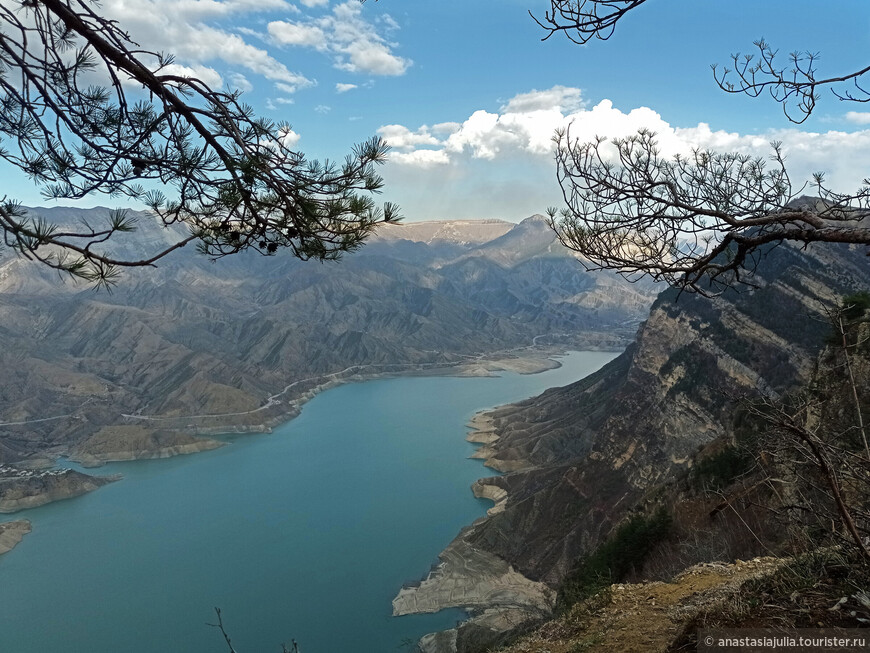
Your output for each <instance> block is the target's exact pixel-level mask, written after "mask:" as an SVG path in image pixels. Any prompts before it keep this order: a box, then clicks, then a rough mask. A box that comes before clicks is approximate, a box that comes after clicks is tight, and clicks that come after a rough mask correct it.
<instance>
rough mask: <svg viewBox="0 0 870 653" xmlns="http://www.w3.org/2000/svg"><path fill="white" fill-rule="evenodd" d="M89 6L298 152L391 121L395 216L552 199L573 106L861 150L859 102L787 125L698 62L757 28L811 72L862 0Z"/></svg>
mask: <svg viewBox="0 0 870 653" xmlns="http://www.w3.org/2000/svg"><path fill="white" fill-rule="evenodd" d="M0 1H2V0H0ZM102 6H103V9H104V11H105V12H106V13H107V14H108V15H110V16H111V17H113V18H116V19H117V20H118V21H119V23H120V24H121V26H122V27H124V28H125V29H127V30H128V31H129V32H130V34H131V36H132V37H133V38H134V39H136V40H137V41H139V42H140V43H141V44H142V45H143V46H145V47H147V48H149V49H154V50H163V51H165V52H173V53H175V54H176V61H177V64H178V65H180V66H184V67H186V68H188V69H191V70H192V71H193V72H195V73H196V74H197V75H198V76H199V77H201V78H202V79H204V80H206V81H208V82H210V83H212V84H213V85H217V86H219V85H230V86H234V87H237V88H240V89H243V90H244V91H245V99H246V100H247V101H248V102H249V103H251V104H252V105H253V106H254V107H255V108H256V110H257V111H258V112H260V113H262V114H265V115H267V116H269V117H272V118H275V119H283V120H286V121H288V122H290V123H291V124H292V126H293V129H294V132H295V133H296V134H297V135H298V148H299V149H301V150H303V151H304V152H306V154H308V155H309V156H311V157H321V158H322V157H330V158H335V157H340V158H343V156H344V154H345V153H346V152H348V151H349V150H350V148H351V147H352V145H353V144H354V143H356V142H359V141H362V140H365V139H366V138H368V137H370V136H372V135H374V134H380V135H381V136H383V137H384V138H386V139H387V140H388V141H389V142H390V143H391V144H392V145H393V152H392V156H391V162H390V163H389V164H388V165H387V166H386V167H385V168H384V169H383V173H384V176H385V177H386V179H387V182H388V187H387V189H386V191H385V193H384V199H389V200H394V201H397V202H398V203H399V204H400V205H401V206H402V209H403V213H404V215H405V216H406V217H407V219H410V220H415V219H432V218H471V217H481V218H484V217H499V218H503V219H508V220H514V221H516V220H520V219H522V218H524V217H526V216H528V215H530V214H532V213H535V212H543V210H544V209H545V208H546V207H547V206H549V205H554V204H558V202H559V198H560V196H559V189H558V185H557V184H556V182H555V169H554V165H553V162H552V154H551V142H550V138H551V136H552V133H553V130H554V129H555V128H556V127H558V126H560V125H565V124H568V123H569V122H571V123H572V124H573V127H572V129H573V131H574V132H575V133H576V134H579V135H583V136H587V137H590V138H591V137H592V136H595V135H604V136H613V135H625V134H628V133H632V132H634V131H635V130H636V129H637V128H638V127H641V126H648V127H651V128H653V129H654V130H655V131H657V132H658V133H659V134H661V136H662V140H663V141H664V142H665V143H666V146H667V147H668V148H670V149H673V150H674V151H677V150H679V149H685V148H687V147H689V146H690V145H700V146H703V147H715V148H717V149H729V150H730V149H741V150H744V151H751V152H757V153H759V154H765V155H766V154H767V153H769V146H768V145H767V143H768V142H769V141H770V140H773V139H776V140H782V141H784V143H785V148H786V152H787V156H788V161H789V163H790V164H791V166H792V169H793V177H794V178H797V177H801V178H802V177H804V176H807V175H808V174H810V173H811V172H813V171H815V170H823V171H826V172H827V174H828V177H829V179H830V180H831V181H832V182H834V184H835V185H837V186H839V187H840V188H841V189H842V190H849V189H851V188H853V187H855V186H856V185H857V184H859V183H860V181H861V180H862V179H863V178H864V177H865V175H867V171H868V170H870V165H868V164H870V130H868V129H865V128H867V127H870V105H863V104H854V103H843V102H839V101H838V100H837V99H836V98H834V97H832V96H830V95H829V92H828V91H824V92H823V98H822V101H821V102H820V106H819V107H818V108H817V110H816V113H815V114H814V116H813V117H812V118H811V119H810V120H809V121H807V122H806V123H805V124H803V125H801V126H795V125H791V124H790V123H789V122H788V121H787V120H786V119H785V118H784V116H783V114H782V111H781V108H780V106H779V105H777V104H776V103H774V102H772V101H770V100H766V99H764V98H758V99H755V100H753V99H749V98H746V97H743V96H729V95H726V94H724V93H723V92H722V91H720V90H719V89H718V88H717V87H716V85H715V84H714V82H713V79H712V76H711V72H710V68H709V65H710V64H712V63H716V62H719V63H723V64H724V63H727V62H728V61H729V55H730V54H731V53H733V52H751V51H752V50H753V46H752V42H753V41H754V40H756V39H758V38H760V37H764V38H765V39H766V40H768V41H769V42H770V43H771V44H772V45H773V46H774V47H777V48H779V50H780V51H781V52H782V53H788V52H791V51H793V50H812V51H814V52H821V55H822V58H821V61H820V66H819V67H820V73H821V74H822V75H826V76H827V75H833V74H841V73H843V72H847V71H848V72H851V71H852V70H855V69H858V68H861V67H863V66H864V65H867V64H868V63H870V56H867V53H868V47H867V46H868V32H870V2H866V1H864V0H849V1H843V0H826V1H825V2H821V1H818V0H816V1H813V2H811V1H808V0H764V1H762V2H759V0H649V2H647V3H646V4H645V5H643V6H642V7H640V8H639V9H636V10H634V11H633V12H631V13H630V14H629V15H628V16H627V17H626V18H625V19H624V20H623V21H622V22H620V24H619V25H618V27H617V29H616V33H615V35H614V36H613V38H611V39H610V40H609V41H607V42H600V41H596V42H593V43H590V44H589V45H586V46H582V47H581V46H578V45H574V44H572V43H570V42H568V41H567V40H566V39H565V38H564V37H562V36H559V35H556V36H553V37H552V38H551V39H550V40H548V41H546V42H541V37H542V36H544V34H543V32H542V31H541V29H540V28H539V27H538V26H537V25H535V23H534V22H533V21H532V19H531V18H530V17H529V15H528V10H531V11H533V12H536V13H542V12H543V11H544V10H545V9H547V8H548V7H549V3H548V2H544V1H543V0H380V1H379V2H374V1H373V0H369V1H368V2H366V3H365V4H360V3H359V2H357V1H356V0H347V1H335V0H298V1H296V2H289V1H285V0H103V2H102ZM785 63H786V62H785V61H783V65H785ZM868 85H870V82H868ZM7 181H11V182H12V183H13V184H14V185H15V186H16V188H15V189H7V191H6V192H9V193H10V195H14V196H15V197H18V198H20V199H22V200H24V201H25V203H28V204H33V203H42V202H39V200H38V199H37V198H38V196H37V195H36V193H30V192H29V191H28V190H27V187H26V183H25V184H19V183H17V182H16V181H15V179H14V176H10V177H9V178H8V179H7ZM112 202H113V200H111V199H106V198H95V199H94V200H93V201H90V202H88V204H89V205H95V204H111V203H112Z"/></svg>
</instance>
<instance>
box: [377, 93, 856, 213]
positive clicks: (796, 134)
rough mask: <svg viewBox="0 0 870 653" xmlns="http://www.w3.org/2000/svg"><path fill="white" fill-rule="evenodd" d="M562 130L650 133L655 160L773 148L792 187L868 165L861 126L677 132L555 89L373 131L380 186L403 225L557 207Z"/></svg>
mask: <svg viewBox="0 0 870 653" xmlns="http://www.w3.org/2000/svg"><path fill="white" fill-rule="evenodd" d="M867 115H868V119H867V121H866V122H863V118H862V117H860V115H859V116H856V117H853V118H852V122H855V123H857V124H870V114H867ZM566 128H567V129H569V133H570V135H571V138H572V140H578V141H581V142H585V141H590V140H592V139H594V138H596V137H606V138H608V139H611V140H612V139H614V138H624V137H627V136H631V135H633V134H635V133H636V132H637V130H638V129H641V128H645V129H650V130H652V131H654V132H656V134H657V138H658V141H659V146H660V149H661V152H662V154H663V155H665V156H673V155H675V154H688V153H690V152H691V151H692V150H693V149H695V148H700V149H711V150H716V151H724V152H732V151H737V152H741V153H744V154H748V155H751V156H759V157H762V158H767V157H769V156H771V154H772V152H773V150H772V147H771V142H772V141H781V142H782V144H783V150H784V152H785V155H786V163H787V166H788V168H789V172H790V174H791V177H792V181H793V182H795V183H796V184H797V185H799V184H801V183H803V180H805V179H809V178H811V176H812V174H813V173H814V172H816V171H822V172H824V173H825V175H826V179H827V181H828V183H829V185H831V186H832V187H833V188H835V189H839V190H842V191H850V190H854V189H856V188H857V187H858V186H860V185H861V182H862V180H863V178H864V177H865V176H866V171H867V170H868V168H870V129H867V130H860V131H855V132H845V131H828V132H823V133H817V132H807V131H801V130H800V129H797V128H789V129H780V130H770V131H767V132H764V133H761V134H740V133H736V132H729V131H724V130H714V129H712V128H711V127H710V125H708V124H706V123H699V124H697V125H694V126H688V127H679V126H674V125H671V124H670V123H668V122H667V121H666V120H665V119H664V118H663V117H662V116H661V115H660V114H658V113H657V112H656V111H654V110H652V109H650V108H648V107H638V108H635V109H632V110H630V111H625V110H622V109H619V108H616V107H614V106H613V103H612V102H611V101H609V100H602V101H600V102H598V103H597V104H595V105H594V106H589V105H588V104H587V103H586V102H584V100H583V97H582V95H581V93H580V91H579V89H576V88H568V87H562V86H556V87H553V88H551V89H546V90H542V91H538V90H533V91H530V92H528V93H522V94H519V95H516V96H515V97H513V98H511V99H510V100H508V101H507V102H504V103H503V104H502V106H501V107H500V108H499V110H498V111H497V112H491V111H486V110H478V111H474V112H472V113H471V114H470V115H469V116H468V117H467V118H465V119H464V120H462V121H461V122H460V121H450V122H443V123H437V124H434V125H432V126H427V125H422V126H420V127H414V126H405V125H397V124H392V125H385V126H383V127H381V128H380V130H378V133H379V134H380V135H381V137H382V138H384V139H385V140H386V141H387V142H388V143H389V144H390V145H391V146H392V147H393V148H394V152H393V153H392V154H391V156H390V163H389V164H388V166H387V171H386V173H385V177H386V179H387V183H388V188H391V189H393V190H394V191H397V192H396V195H397V196H396V199H397V200H398V201H399V203H400V204H402V206H403V210H404V211H405V214H406V215H408V216H409V217H410V218H414V217H420V218H437V217H444V218H447V217H507V218H509V219H511V218H512V219H516V218H522V217H525V216H526V215H529V214H531V213H534V212H541V211H543V210H544V209H545V208H546V207H547V206H549V205H558V204H560V203H561V191H560V189H559V187H558V184H557V183H556V181H555V168H554V166H555V164H554V162H553V142H552V137H553V134H554V132H555V131H556V130H557V129H566ZM446 189H449V192H447V191H446ZM795 190H797V188H795Z"/></svg>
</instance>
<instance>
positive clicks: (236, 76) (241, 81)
mask: <svg viewBox="0 0 870 653" xmlns="http://www.w3.org/2000/svg"><path fill="white" fill-rule="evenodd" d="M230 86H232V87H233V88H234V89H238V90H239V91H242V92H244V93H249V92H251V91H253V90H254V85H253V84H251V82H250V81H249V80H248V78H247V77H245V76H244V75H242V74H241V73H233V74H232V75H230Z"/></svg>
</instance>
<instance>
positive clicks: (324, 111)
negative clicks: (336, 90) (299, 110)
mask: <svg viewBox="0 0 870 653" xmlns="http://www.w3.org/2000/svg"><path fill="white" fill-rule="evenodd" d="M314 111H315V112H317V113H319V114H321V115H324V116H325V115H326V114H327V113H329V112H330V111H332V107H330V106H327V105H325V104H318V105H317V106H316V107H314Z"/></svg>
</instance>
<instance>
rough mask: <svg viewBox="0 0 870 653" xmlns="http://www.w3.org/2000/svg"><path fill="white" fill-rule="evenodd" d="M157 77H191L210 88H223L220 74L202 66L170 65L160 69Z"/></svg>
mask: <svg viewBox="0 0 870 653" xmlns="http://www.w3.org/2000/svg"><path fill="white" fill-rule="evenodd" d="M158 75H174V76H176V77H193V78H195V79H198V80H200V81H202V82H205V83H206V84H207V85H208V86H210V87H211V88H218V87H220V86H223V83H224V80H223V78H221V76H220V73H219V72H218V71H216V70H215V69H214V68H209V67H208V66H203V65H194V66H182V65H181V64H177V63H171V64H169V65H168V66H164V67H163V68H161V69H160V72H159V73H158Z"/></svg>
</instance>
